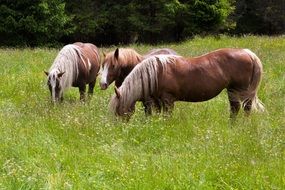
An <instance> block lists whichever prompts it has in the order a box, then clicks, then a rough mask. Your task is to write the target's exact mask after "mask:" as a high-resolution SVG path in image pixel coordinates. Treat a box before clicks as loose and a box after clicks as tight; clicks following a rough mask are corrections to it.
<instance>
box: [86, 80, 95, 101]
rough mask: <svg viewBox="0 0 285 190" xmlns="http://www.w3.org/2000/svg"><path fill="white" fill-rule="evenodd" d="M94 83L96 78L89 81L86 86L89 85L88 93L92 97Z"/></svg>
mask: <svg viewBox="0 0 285 190" xmlns="http://www.w3.org/2000/svg"><path fill="white" fill-rule="evenodd" d="M95 83H96V79H95V80H94V81H93V82H91V83H89V85H88V87H89V88H88V95H89V97H92V95H93V91H94V86H95Z"/></svg>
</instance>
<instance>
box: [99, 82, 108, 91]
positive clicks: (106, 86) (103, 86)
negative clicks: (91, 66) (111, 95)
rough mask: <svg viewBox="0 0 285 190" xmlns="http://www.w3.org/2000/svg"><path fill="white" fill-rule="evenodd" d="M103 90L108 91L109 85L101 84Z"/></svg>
mask: <svg viewBox="0 0 285 190" xmlns="http://www.w3.org/2000/svg"><path fill="white" fill-rule="evenodd" d="M100 87H101V90H106V89H107V88H108V84H107V83H100Z"/></svg>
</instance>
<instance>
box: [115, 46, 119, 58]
mask: <svg viewBox="0 0 285 190" xmlns="http://www.w3.org/2000/svg"><path fill="white" fill-rule="evenodd" d="M115 58H116V59H117V60H118V59H119V48H117V49H116V51H115Z"/></svg>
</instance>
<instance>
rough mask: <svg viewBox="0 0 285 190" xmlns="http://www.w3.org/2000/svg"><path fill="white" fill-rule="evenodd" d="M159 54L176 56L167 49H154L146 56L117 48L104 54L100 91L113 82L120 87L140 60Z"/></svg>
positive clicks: (172, 51) (132, 50) (131, 50)
mask: <svg viewBox="0 0 285 190" xmlns="http://www.w3.org/2000/svg"><path fill="white" fill-rule="evenodd" d="M160 54H171V55H177V53H176V52H175V51H174V50H172V49H168V48H163V49H154V50H151V51H150V52H149V53H147V54H146V55H144V56H142V55H140V54H138V53H137V52H136V51H135V50H134V49H125V48H120V50H119V49H118V48H117V49H116V50H115V51H113V52H109V53H108V54H107V55H105V54H104V61H103V64H102V77H101V82H100V86H101V89H102V90H106V89H107V88H108V86H109V85H110V84H111V83H112V82H113V81H115V86H116V87H120V86H121V84H122V83H123V81H124V79H125V78H126V77H127V76H128V74H129V73H130V72H131V71H132V70H133V68H134V67H135V66H136V65H137V64H138V63H140V62H141V61H142V60H144V59H146V58H148V57H150V56H153V55H160Z"/></svg>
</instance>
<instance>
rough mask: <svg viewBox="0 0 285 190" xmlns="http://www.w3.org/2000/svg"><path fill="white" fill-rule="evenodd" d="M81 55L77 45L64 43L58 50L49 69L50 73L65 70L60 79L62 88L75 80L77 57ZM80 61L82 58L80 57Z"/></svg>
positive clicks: (70, 84)
mask: <svg viewBox="0 0 285 190" xmlns="http://www.w3.org/2000/svg"><path fill="white" fill-rule="evenodd" d="M81 55H82V53H81V50H80V48H79V47H78V46H76V45H73V44H70V45H66V46H64V47H63V48H62V49H61V50H60V52H59V53H58V55H57V57H56V58H55V60H54V62H53V64H52V66H51V68H50V69H49V73H50V74H53V73H56V74H58V73H60V72H65V73H64V75H63V76H62V77H61V80H60V82H61V86H62V88H63V89H65V88H69V87H71V86H72V83H73V82H74V81H75V80H77V77H78V61H79V57H80V59H82V57H81ZM78 56H79V57H78ZM82 61H84V60H83V59H82Z"/></svg>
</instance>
